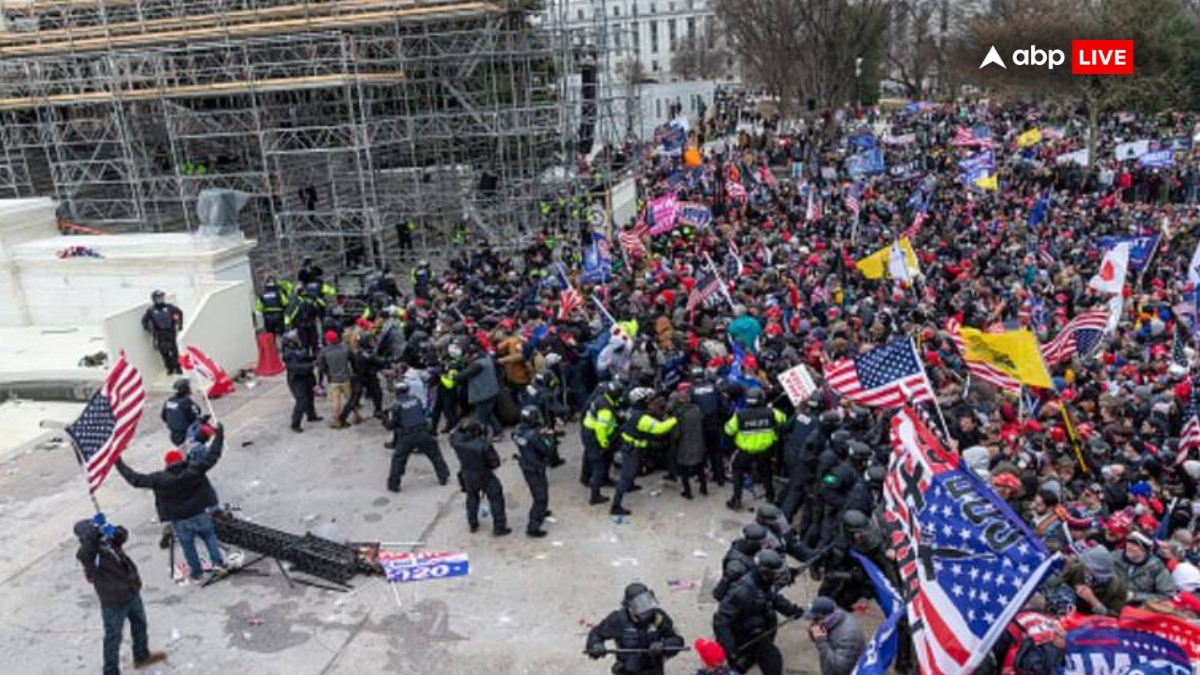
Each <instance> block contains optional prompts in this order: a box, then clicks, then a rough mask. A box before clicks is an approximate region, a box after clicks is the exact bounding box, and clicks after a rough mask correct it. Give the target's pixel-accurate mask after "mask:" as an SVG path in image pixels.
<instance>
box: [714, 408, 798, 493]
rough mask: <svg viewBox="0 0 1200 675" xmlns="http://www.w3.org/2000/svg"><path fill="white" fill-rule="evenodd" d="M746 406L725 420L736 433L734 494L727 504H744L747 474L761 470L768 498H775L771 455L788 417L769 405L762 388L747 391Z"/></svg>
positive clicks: (727, 427)
mask: <svg viewBox="0 0 1200 675" xmlns="http://www.w3.org/2000/svg"><path fill="white" fill-rule="evenodd" d="M745 398H746V407H745V408H742V409H741V410H739V411H738V412H736V413H734V415H733V416H732V417H730V418H729V421H728V422H726V423H725V434H726V435H728V436H732V437H733V445H734V447H735V448H736V450H735V451H734V454H733V496H732V497H730V499H729V501H727V502H725V505H726V506H728V507H729V508H731V509H740V508H742V483H743V481H744V480H745V477H746V476H747V475H753V474H756V473H757V474H758V478H759V480H761V481H762V483H763V489H764V491H765V492H766V495H767V500H769V501H775V475H774V471H773V470H772V466H771V458H772V455H773V452H772V451H773V449H774V446H775V443H776V442H777V441H778V440H779V430H780V428H782V427H783V425H784V424H786V423H787V417H786V416H785V415H784V414H783V413H781V412H779V411H778V410H776V409H775V408H772V407H771V406H769V405H767V402H766V397H765V396H764V395H763V391H762V389H759V388H758V387H754V388H751V389H750V390H749V391H747V392H746V397H745Z"/></svg>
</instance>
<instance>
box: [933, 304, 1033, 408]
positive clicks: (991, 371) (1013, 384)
mask: <svg viewBox="0 0 1200 675" xmlns="http://www.w3.org/2000/svg"><path fill="white" fill-rule="evenodd" d="M961 327H962V326H961V324H959V322H958V321H957V320H956V319H954V317H951V318H949V319H946V332H947V333H948V334H949V335H950V341H951V342H953V343H954V348H955V349H957V350H958V353H959V355H960V356H962V357H963V361H965V362H966V364H967V372H968V373H970V374H971V375H972V376H974V377H978V378H979V379H981V380H983V381H984V382H990V383H991V384H994V385H996V386H997V387H1000V388H1001V389H1011V390H1013V391H1016V390H1017V389H1020V388H1021V383H1020V382H1019V381H1017V379H1016V378H1014V377H1013V376H1011V375H1009V374H1008V373H1006V372H1004V371H1002V370H997V369H996V368H993V367H991V366H989V365H988V364H986V363H984V362H983V361H970V360H968V359H967V348H966V345H964V344H963V339H962V333H959V332H958V329H959V328H961Z"/></svg>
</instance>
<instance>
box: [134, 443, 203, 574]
mask: <svg viewBox="0 0 1200 675" xmlns="http://www.w3.org/2000/svg"><path fill="white" fill-rule="evenodd" d="M224 448H225V425H223V424H218V425H217V430H216V435H214V436H213V439H212V444H211V445H210V446H209V448H208V452H207V453H204V454H203V456H201V457H198V458H196V459H194V460H191V461H188V459H187V458H186V457H185V456H184V455H183V453H181V452H179V451H178V450H169V451H167V453H166V454H165V455H164V456H163V462H164V463H165V464H166V465H167V466H166V468H165V469H163V470H162V471H155V472H153V473H148V474H143V473H138V472H137V471H134V470H133V469H131V468H129V466H128V465H127V464H125V462H124V460H121V459H118V460H117V471H120V472H121V476H122V477H124V478H125V480H126V482H128V483H129V484H130V485H132V486H133V487H136V488H150V489H152V490H154V504H155V508H156V509H157V510H158V515H159V518H161V519H163V520H166V521H169V522H170V523H171V527H172V529H173V530H174V531H175V539H177V540H178V541H179V548H181V549H183V557H184V558H185V559H186V560H187V564H188V568H189V570H190V572H191V577H192V580H193V581H195V580H198V579H200V577H201V576H203V575H204V570H203V568H202V567H201V564H200V555H199V554H198V553H197V552H196V537H200V538H201V539H203V540H204V545H205V547H206V548H208V557H209V560H210V561H211V562H212V568H213V572H214V573H215V574H223V573H224V572H225V569H224V566H225V562H224V560H223V559H222V558H221V548H220V546H219V545H218V544H217V531H216V528H215V527H214V526H213V521H212V516H211V515H210V514H209V511H210V510H211V509H212V508H213V507H215V506H216V505H217V493H216V491H215V490H213V486H212V483H209V482H208V475H207V474H208V470H209V469H211V468H213V466H215V465H216V463H217V461H218V460H220V459H221V451H222V450H223V449H224Z"/></svg>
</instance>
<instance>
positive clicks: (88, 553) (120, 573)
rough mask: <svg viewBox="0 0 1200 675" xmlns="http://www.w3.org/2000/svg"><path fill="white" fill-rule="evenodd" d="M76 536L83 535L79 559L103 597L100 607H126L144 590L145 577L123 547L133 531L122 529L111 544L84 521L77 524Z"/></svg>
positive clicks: (101, 597)
mask: <svg viewBox="0 0 1200 675" xmlns="http://www.w3.org/2000/svg"><path fill="white" fill-rule="evenodd" d="M75 533H76V535H77V536H79V550H78V551H77V552H76V553H75V557H76V558H77V559H78V560H79V563H80V564H81V565H83V575H84V576H85V577H87V580H88V582H89V583H91V584H92V587H93V588H95V589H96V595H98V596H100V604H101V605H123V604H125V603H127V602H129V601H130V600H132V599H133V597H134V596H136V595H137V594H138V593H139V592H140V591H141V590H142V577H141V575H139V574H138V568H137V565H135V564H133V560H130V558H129V556H127V555H125V551H124V549H123V548H122V547H123V546H124V545H125V541H126V540H127V539H129V531H128V530H126V529H125V528H123V527H118V528H117V532H116V534H114V535H113V537H112V540H111V541H103V540H102V539H101V538H100V530H99V529H97V528H96V527H95V526H93V525H92V524H91V523H90V522H88V521H86V520H84V521H80V522H79V523H78V524H76V526H75Z"/></svg>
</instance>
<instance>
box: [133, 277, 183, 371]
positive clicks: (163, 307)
mask: <svg viewBox="0 0 1200 675" xmlns="http://www.w3.org/2000/svg"><path fill="white" fill-rule="evenodd" d="M150 301H151V302H152V303H153V304H152V305H151V306H150V307H148V308H147V309H146V313H145V314H142V330H144V331H146V332H147V333H149V334H150V336H151V337H152V338H154V348H155V349H157V350H158V353H159V355H160V356H162V360H163V365H164V366H166V367H167V374H168V375H182V374H183V370H182V369H181V368H180V367H179V345H178V344H176V343H175V337H176V335H178V333H179V331H181V330H183V310H181V309H179V308H178V307H176V306H175V305H172V304H170V303H169V302H167V294H166V293H164V292H162V291H154V292H153V293H151V294H150Z"/></svg>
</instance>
